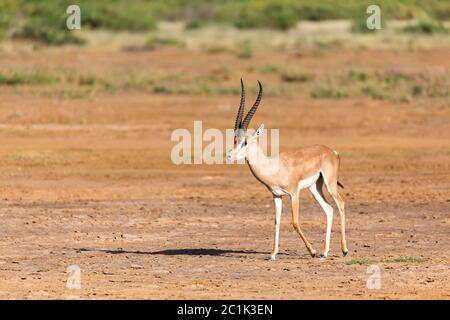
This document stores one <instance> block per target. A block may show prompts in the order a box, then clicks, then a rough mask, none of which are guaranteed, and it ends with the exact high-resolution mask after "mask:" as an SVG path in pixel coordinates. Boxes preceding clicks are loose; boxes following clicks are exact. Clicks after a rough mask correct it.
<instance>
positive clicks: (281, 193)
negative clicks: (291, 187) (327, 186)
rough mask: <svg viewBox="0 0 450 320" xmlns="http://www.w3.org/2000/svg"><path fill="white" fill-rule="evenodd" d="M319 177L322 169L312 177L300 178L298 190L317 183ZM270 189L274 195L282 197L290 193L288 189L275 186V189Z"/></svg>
mask: <svg viewBox="0 0 450 320" xmlns="http://www.w3.org/2000/svg"><path fill="white" fill-rule="evenodd" d="M319 177H320V171H319V172H317V174H316V175H314V176H312V177H309V178H306V179H303V180H300V181H299V182H298V191H300V190H301V189H305V188H309V187H311V186H312V185H313V184H314V183H316V181H317V179H319ZM270 191H271V192H272V194H273V195H274V196H277V197H281V196H284V195H286V194H288V192H287V191H285V190H283V189H281V188H274V189H271V190H270Z"/></svg>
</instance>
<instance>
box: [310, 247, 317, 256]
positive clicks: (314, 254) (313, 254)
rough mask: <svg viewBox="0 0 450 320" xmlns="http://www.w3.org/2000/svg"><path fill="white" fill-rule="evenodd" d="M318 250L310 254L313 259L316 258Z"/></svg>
mask: <svg viewBox="0 0 450 320" xmlns="http://www.w3.org/2000/svg"><path fill="white" fill-rule="evenodd" d="M316 253H317V252H316V250H314V249H313V250H312V251H311V252H310V254H311V257H313V258H315V257H316Z"/></svg>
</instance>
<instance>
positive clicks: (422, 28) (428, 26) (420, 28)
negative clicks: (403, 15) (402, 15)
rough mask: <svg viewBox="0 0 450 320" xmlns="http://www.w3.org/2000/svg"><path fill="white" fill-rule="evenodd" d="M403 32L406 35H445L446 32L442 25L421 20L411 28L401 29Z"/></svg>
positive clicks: (432, 21)
mask: <svg viewBox="0 0 450 320" xmlns="http://www.w3.org/2000/svg"><path fill="white" fill-rule="evenodd" d="M403 31H404V32H408V33H421V34H434V33H445V32H448V30H447V29H446V28H445V27H444V25H443V24H442V23H441V22H439V21H435V20H422V21H419V22H418V23H417V24H415V25H412V26H406V27H405V28H403Z"/></svg>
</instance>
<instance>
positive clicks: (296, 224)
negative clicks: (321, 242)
mask: <svg viewBox="0 0 450 320" xmlns="http://www.w3.org/2000/svg"><path fill="white" fill-rule="evenodd" d="M298 197H299V195H298V193H297V195H295V193H294V194H291V204H292V225H293V226H294V229H295V231H297V233H298V235H299V236H300V238H301V239H302V240H303V242H304V243H305V246H306V248H307V249H308V251H309V253H310V254H311V256H312V257H313V258H314V257H315V256H316V250H314V248H313V247H312V246H311V244H310V243H309V241H308V239H306V236H305V235H304V234H303V232H302V229H301V228H300V224H299V222H298V206H299V199H298Z"/></svg>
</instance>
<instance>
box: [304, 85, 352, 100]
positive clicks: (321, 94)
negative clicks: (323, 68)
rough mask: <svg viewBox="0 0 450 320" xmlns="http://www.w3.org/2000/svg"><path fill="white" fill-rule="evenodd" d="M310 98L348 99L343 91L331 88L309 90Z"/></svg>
mask: <svg viewBox="0 0 450 320" xmlns="http://www.w3.org/2000/svg"><path fill="white" fill-rule="evenodd" d="M310 94H311V97H313V98H316V99H320V98H335V99H340V98H346V97H348V93H347V92H345V91H343V90H338V89H333V88H331V87H319V88H314V89H312V90H311V93H310Z"/></svg>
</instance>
